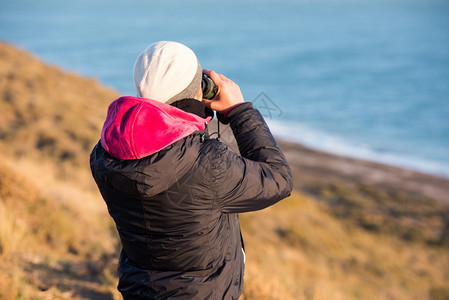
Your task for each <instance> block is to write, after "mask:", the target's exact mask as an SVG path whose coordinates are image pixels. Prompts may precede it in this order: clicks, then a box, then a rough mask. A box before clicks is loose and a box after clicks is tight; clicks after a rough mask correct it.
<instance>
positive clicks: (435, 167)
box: [267, 120, 449, 178]
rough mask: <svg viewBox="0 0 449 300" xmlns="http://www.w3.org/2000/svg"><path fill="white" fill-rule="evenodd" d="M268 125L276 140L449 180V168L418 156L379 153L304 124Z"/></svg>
mask: <svg viewBox="0 0 449 300" xmlns="http://www.w3.org/2000/svg"><path fill="white" fill-rule="evenodd" d="M267 123H268V125H269V127H270V130H271V131H272V132H273V134H274V135H275V136H276V137H278V138H281V139H284V140H286V141H292V142H297V143H300V144H302V145H304V146H306V147H309V148H312V149H316V150H321V151H325V152H328V153H333V154H337V155H342V156H346V157H352V158H358V159H364V160H368V161H372V162H378V163H383V164H388V165H392V166H397V167H402V168H406V169H411V170H415V171H420V172H424V173H428V174H433V175H437V176H442V177H446V178H449V166H448V165H446V164H444V163H440V162H437V161H432V160H428V159H424V158H420V157H419V156H418V154H417V155H416V156H412V155H404V154H402V153H401V154H400V153H394V152H393V151H388V149H387V150H386V151H382V152H380V151H376V150H375V149H373V148H371V147H370V146H369V145H364V144H361V145H356V144H351V143H350V142H348V141H345V140H344V139H343V138H341V137H335V136H331V135H329V134H327V133H324V132H320V131H319V130H315V129H312V128H309V127H308V126H307V125H304V124H300V123H295V122H281V121H277V120H267Z"/></svg>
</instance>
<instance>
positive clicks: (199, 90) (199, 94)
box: [195, 85, 203, 101]
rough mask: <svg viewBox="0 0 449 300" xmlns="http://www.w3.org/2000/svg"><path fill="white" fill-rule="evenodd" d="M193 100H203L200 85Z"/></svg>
mask: <svg viewBox="0 0 449 300" xmlns="http://www.w3.org/2000/svg"><path fill="white" fill-rule="evenodd" d="M195 99H196V100H200V101H202V100H203V89H202V88H201V85H200V87H199V88H198V91H197V92H196V95H195Z"/></svg>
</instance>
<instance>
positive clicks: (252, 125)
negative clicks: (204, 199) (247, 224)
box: [212, 103, 293, 213]
mask: <svg viewBox="0 0 449 300" xmlns="http://www.w3.org/2000/svg"><path fill="white" fill-rule="evenodd" d="M227 119H228V120H227V121H229V123H230V126H231V128H232V131H233V133H234V136H235V139H236V141H237V144H238V146H239V150H240V154H241V156H239V155H237V154H236V153H234V152H232V151H230V150H228V149H227V147H225V146H224V145H223V144H221V145H222V146H221V147H219V149H218V151H217V152H218V153H215V155H214V156H215V159H214V160H213V163H212V172H213V176H212V178H214V181H215V182H213V183H212V184H214V185H215V187H216V199H217V201H218V205H219V206H220V207H221V209H222V211H223V212H226V213H240V212H248V211H255V210H260V209H263V208H265V207H268V206H270V205H272V204H274V203H276V202H278V201H279V200H281V199H283V198H285V197H288V196H289V195H290V193H291V191H292V186H293V183H292V175H291V171H290V168H289V166H288V164H287V161H286V159H285V156H284V154H283V153H282V152H281V150H280V149H279V146H278V145H277V143H276V141H275V139H274V138H273V135H272V134H271V132H270V130H269V128H268V126H267V124H266V123H265V120H264V119H263V117H262V115H261V114H260V113H259V111H258V110H256V109H255V108H253V107H252V103H244V104H241V105H239V106H238V107H236V108H234V109H233V110H232V111H231V112H230V113H229V114H228V116H227Z"/></svg>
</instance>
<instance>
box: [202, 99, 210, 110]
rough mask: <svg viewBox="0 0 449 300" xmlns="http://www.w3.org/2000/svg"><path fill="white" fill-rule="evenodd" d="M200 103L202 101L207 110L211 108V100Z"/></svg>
mask: <svg viewBox="0 0 449 300" xmlns="http://www.w3.org/2000/svg"><path fill="white" fill-rule="evenodd" d="M202 101H203V103H204V105H205V106H206V107H207V108H211V107H210V106H211V104H212V101H211V100H207V99H203V100H202Z"/></svg>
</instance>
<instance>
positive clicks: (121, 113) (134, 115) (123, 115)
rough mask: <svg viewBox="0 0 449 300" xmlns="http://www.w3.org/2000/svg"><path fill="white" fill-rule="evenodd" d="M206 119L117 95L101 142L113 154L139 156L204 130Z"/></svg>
mask: <svg viewBox="0 0 449 300" xmlns="http://www.w3.org/2000/svg"><path fill="white" fill-rule="evenodd" d="M210 119H211V117H208V118H206V119H203V118H201V117H199V116H197V115H195V114H191V113H187V112H185V111H183V110H180V109H178V108H176V107H173V106H171V105H168V104H165V103H161V102H158V101H155V100H150V99H146V98H138V97H120V98H118V99H117V100H115V101H114V102H112V103H111V104H110V105H109V108H108V114H107V117H106V121H105V122H104V125H103V130H102V131H101V145H102V146H103V148H104V149H105V150H106V151H107V152H109V154H111V155H112V156H114V157H115V158H118V159H139V158H142V157H145V156H148V155H150V154H153V153H156V152H158V151H159V150H162V149H163V148H165V147H167V146H168V145H170V144H173V143H174V142H176V141H178V140H180V139H182V138H184V137H186V136H188V135H190V134H192V133H193V132H195V131H197V130H204V129H205V128H206V124H207V123H208V122H209V121H210Z"/></svg>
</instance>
